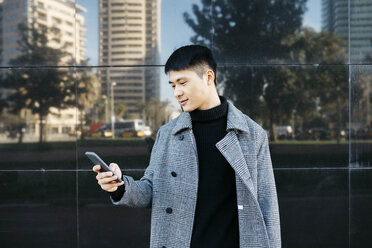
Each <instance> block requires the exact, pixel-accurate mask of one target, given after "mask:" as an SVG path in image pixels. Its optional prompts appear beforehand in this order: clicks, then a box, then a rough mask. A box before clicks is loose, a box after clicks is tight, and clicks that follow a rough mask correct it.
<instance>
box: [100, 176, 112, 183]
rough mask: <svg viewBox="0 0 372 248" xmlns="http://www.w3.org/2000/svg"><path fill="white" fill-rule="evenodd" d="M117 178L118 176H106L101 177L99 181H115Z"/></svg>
mask: <svg viewBox="0 0 372 248" xmlns="http://www.w3.org/2000/svg"><path fill="white" fill-rule="evenodd" d="M116 179H117V176H112V177H106V178H103V179H100V180H99V181H98V183H99V184H107V183H111V182H112V181H115V180H116Z"/></svg>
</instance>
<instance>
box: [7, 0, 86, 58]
mask: <svg viewBox="0 0 372 248" xmlns="http://www.w3.org/2000/svg"><path fill="white" fill-rule="evenodd" d="M1 6H2V14H1V15H2V16H1V17H2V27H3V30H2V39H3V44H2V51H3V52H2V56H1V57H2V58H1V61H2V64H3V65H25V63H22V61H15V60H14V59H16V58H18V57H19V56H22V55H25V54H27V53H36V51H32V50H31V51H27V50H25V49H24V46H22V44H19V41H21V42H22V40H24V39H25V37H33V38H32V39H29V40H28V41H29V42H30V43H31V44H33V45H34V46H38V47H39V50H40V52H41V53H40V54H39V56H42V55H43V54H44V55H46V54H47V52H46V51H43V49H47V48H49V49H57V50H61V51H63V53H64V56H63V58H61V60H59V61H55V57H54V56H52V55H49V57H47V58H46V59H43V58H38V57H35V58H34V60H33V61H32V63H31V64H32V65H61V64H63V65H66V64H69V65H70V64H75V62H76V63H80V62H81V61H84V60H85V50H86V49H85V24H84V21H85V20H84V17H83V15H82V13H83V12H85V11H86V10H85V9H84V8H83V7H81V6H79V5H76V4H75V1H74V0H67V1H58V0H39V1H31V0H4V1H2V4H1ZM36 36H42V40H41V42H40V41H39V42H36V41H35V37H36Z"/></svg>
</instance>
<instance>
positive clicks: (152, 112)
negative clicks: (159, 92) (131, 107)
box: [137, 99, 170, 130]
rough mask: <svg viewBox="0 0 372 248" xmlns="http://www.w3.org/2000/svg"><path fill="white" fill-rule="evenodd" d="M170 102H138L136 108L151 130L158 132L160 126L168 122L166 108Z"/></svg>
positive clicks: (152, 100) (154, 100)
mask: <svg viewBox="0 0 372 248" xmlns="http://www.w3.org/2000/svg"><path fill="white" fill-rule="evenodd" d="M169 104H170V102H169V101H168V100H166V101H160V100H158V99H151V100H150V101H148V102H144V101H140V102H138V104H137V108H138V110H139V112H140V113H141V115H142V119H143V120H144V121H145V123H146V124H147V125H149V126H150V127H151V129H152V130H158V129H159V128H160V127H161V126H162V125H164V124H165V123H166V122H168V119H169V113H168V107H169Z"/></svg>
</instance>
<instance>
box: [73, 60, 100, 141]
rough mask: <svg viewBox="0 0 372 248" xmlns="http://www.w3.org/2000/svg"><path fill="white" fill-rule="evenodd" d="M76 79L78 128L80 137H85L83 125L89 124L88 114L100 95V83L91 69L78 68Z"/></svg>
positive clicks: (84, 64)
mask: <svg viewBox="0 0 372 248" xmlns="http://www.w3.org/2000/svg"><path fill="white" fill-rule="evenodd" d="M82 65H83V66H87V65H88V61H83V62H82ZM76 77H77V78H76V81H77V101H76V102H77V107H78V110H79V125H80V127H79V129H80V130H81V136H80V138H81V139H84V138H85V132H84V125H85V124H90V118H89V115H90V114H91V113H90V112H91V109H92V108H93V106H94V105H95V103H96V102H97V99H98V98H99V97H100V88H101V84H100V82H99V81H98V78H97V77H96V76H95V75H94V74H93V72H92V69H86V68H85V69H83V70H78V71H77V73H76Z"/></svg>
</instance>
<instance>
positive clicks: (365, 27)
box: [322, 0, 372, 63]
mask: <svg viewBox="0 0 372 248" xmlns="http://www.w3.org/2000/svg"><path fill="white" fill-rule="evenodd" d="M348 9H349V6H348V0H322V30H326V31H329V32H334V33H336V34H337V35H338V36H340V37H341V38H343V39H344V40H345V41H346V42H348V40H349V12H348ZM371 13H372V1H371V0H357V1H351V3H350V44H349V45H350V61H351V62H352V63H362V62H363V61H364V60H366V58H367V56H369V57H372V15H371ZM346 44H347V43H346ZM345 48H347V47H345ZM369 60H370V59H369Z"/></svg>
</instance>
